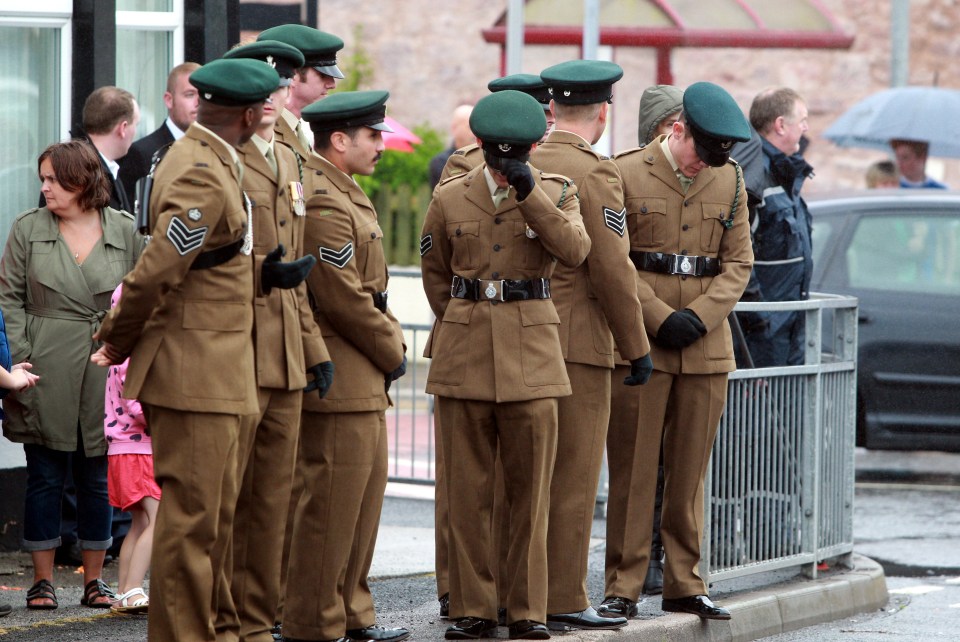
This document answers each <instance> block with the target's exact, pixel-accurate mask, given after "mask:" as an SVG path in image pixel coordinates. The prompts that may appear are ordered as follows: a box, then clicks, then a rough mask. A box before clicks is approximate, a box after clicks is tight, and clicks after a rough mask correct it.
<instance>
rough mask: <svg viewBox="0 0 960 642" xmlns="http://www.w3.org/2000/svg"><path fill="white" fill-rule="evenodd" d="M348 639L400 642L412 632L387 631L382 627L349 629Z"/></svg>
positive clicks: (401, 630)
mask: <svg viewBox="0 0 960 642" xmlns="http://www.w3.org/2000/svg"><path fill="white" fill-rule="evenodd" d="M347 637H348V638H350V639H351V640H356V641H357V642H361V641H363V640H374V642H400V640H406V639H407V638H408V637H410V631H408V630H406V629H386V628H384V627H382V626H372V625H371V626H367V627H364V628H362V629H348V630H347Z"/></svg>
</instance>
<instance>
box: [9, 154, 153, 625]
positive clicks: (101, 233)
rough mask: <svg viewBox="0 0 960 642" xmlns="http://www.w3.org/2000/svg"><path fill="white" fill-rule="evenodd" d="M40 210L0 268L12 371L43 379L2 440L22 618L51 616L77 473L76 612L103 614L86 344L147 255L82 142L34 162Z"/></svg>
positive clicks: (97, 448)
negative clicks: (20, 497) (17, 530)
mask: <svg viewBox="0 0 960 642" xmlns="http://www.w3.org/2000/svg"><path fill="white" fill-rule="evenodd" d="M37 165H38V169H39V174H40V181H41V184H42V186H41V192H42V193H43V195H44V197H45V198H46V202H47V205H46V207H43V208H39V209H33V210H29V211H27V212H24V213H23V214H21V215H20V216H18V217H17V219H16V221H14V223H13V227H12V229H11V231H10V235H9V237H8V239H7V246H6V249H5V250H4V253H3V258H2V259H0V309H2V311H3V314H4V317H5V318H6V322H7V337H8V340H9V342H10V352H11V356H12V357H13V360H14V361H15V362H16V361H23V360H29V361H30V362H31V363H32V364H33V368H34V369H33V372H35V373H36V374H38V375H41V379H40V381H39V383H38V385H37V386H36V387H34V388H30V389H27V390H23V391H20V392H15V393H11V394H10V395H9V396H8V397H7V398H6V399H4V403H3V405H4V412H5V413H6V418H5V420H4V422H3V434H4V435H5V436H6V437H7V438H8V439H10V440H11V441H14V442H18V443H22V444H23V445H24V453H25V454H26V458H27V492H26V502H25V516H24V524H23V541H22V546H23V548H24V550H28V551H30V553H31V556H32V558H33V566H34V585H33V587H32V588H31V589H30V591H29V592H28V593H27V607H28V608H34V609H52V608H56V607H57V598H56V593H55V591H54V588H53V583H52V582H53V558H54V552H55V550H56V548H57V546H58V545H59V544H60V505H61V500H62V497H63V489H64V483H65V481H66V475H67V471H68V469H69V468H70V467H71V464H72V471H73V479H74V483H75V485H76V488H77V522H78V523H77V535H78V543H79V545H80V548H81V549H82V551H83V555H82V557H83V573H84V584H85V589H84V597H83V599H82V601H81V603H82V604H85V605H87V606H91V607H95V608H104V607H109V606H110V598H111V597H112V593H111V592H110V590H109V588H107V586H106V585H105V584H104V583H103V582H102V581H101V579H100V574H101V571H102V568H103V560H104V555H105V552H106V550H107V549H108V548H109V547H110V544H111V536H110V525H111V516H112V510H111V507H110V504H109V501H108V498H107V457H106V451H107V445H106V441H105V440H104V432H103V416H104V412H103V398H104V386H105V381H106V375H107V370H106V369H104V368H100V367H98V366H96V365H94V364H92V363H91V362H90V355H91V354H92V353H93V352H95V351H96V350H97V348H98V347H99V346H98V345H97V344H96V343H95V342H94V341H93V338H92V337H93V334H94V333H95V332H96V331H97V329H98V328H99V327H100V321H101V320H102V319H103V317H104V315H105V314H106V312H107V311H108V310H109V309H110V295H111V293H112V292H113V290H114V289H115V288H116V287H117V284H118V283H120V281H121V279H122V278H123V276H124V275H125V274H126V273H127V272H128V271H129V270H130V269H131V268H132V267H133V265H134V263H135V262H136V260H137V257H138V256H139V253H140V249H141V247H142V239H141V238H140V237H139V235H137V234H136V232H135V231H134V224H133V219H132V217H131V216H130V215H129V214H127V213H125V212H118V211H117V210H113V209H111V208H109V207H107V203H108V202H109V200H110V191H109V183H108V182H107V179H106V176H105V175H104V172H103V169H102V167H101V164H100V159H99V158H98V156H97V152H96V151H95V150H94V149H93V147H92V146H91V145H89V144H88V143H86V142H82V141H70V142H65V143H56V144H54V145H51V146H50V147H48V148H47V149H46V150H44V152H43V153H42V154H41V155H40V158H39V160H38V162H37Z"/></svg>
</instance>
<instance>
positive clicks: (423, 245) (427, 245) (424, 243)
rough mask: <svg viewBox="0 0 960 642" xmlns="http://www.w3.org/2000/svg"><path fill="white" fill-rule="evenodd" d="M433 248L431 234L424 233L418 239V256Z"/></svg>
mask: <svg viewBox="0 0 960 642" xmlns="http://www.w3.org/2000/svg"><path fill="white" fill-rule="evenodd" d="M432 249H433V234H424V235H423V237H422V238H421V239H420V256H423V255H424V254H426V253H427V252H429V251H430V250H432Z"/></svg>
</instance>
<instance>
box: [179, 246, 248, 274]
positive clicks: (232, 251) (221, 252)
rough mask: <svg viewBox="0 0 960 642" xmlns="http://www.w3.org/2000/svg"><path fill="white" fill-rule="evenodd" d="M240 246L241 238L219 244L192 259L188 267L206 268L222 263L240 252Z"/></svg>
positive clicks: (193, 268) (192, 268) (195, 268)
mask: <svg viewBox="0 0 960 642" xmlns="http://www.w3.org/2000/svg"><path fill="white" fill-rule="evenodd" d="M241 247H243V239H239V240H237V241H234V242H233V243H230V244H229V245H221V246H220V247H218V248H216V249H213V250H207V251H206V252H203V253H201V254H200V256H198V257H197V258H196V259H194V261H193V263H191V264H190V269H191V270H206V269H209V268H212V267H217V266H218V265H222V264H224V263H226V262H227V261H229V260H230V259H232V258H233V257H235V256H236V255H237V253H238V252H240V248H241Z"/></svg>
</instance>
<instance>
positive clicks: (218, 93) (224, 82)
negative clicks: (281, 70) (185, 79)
mask: <svg viewBox="0 0 960 642" xmlns="http://www.w3.org/2000/svg"><path fill="white" fill-rule="evenodd" d="M190 84H191V85H193V86H194V87H196V88H197V91H199V92H200V97H201V98H203V99H204V100H208V101H210V102H212V103H214V104H216V105H226V106H228V107H241V106H245V105H252V104H254V103H259V102H263V101H264V100H266V99H267V98H269V97H270V94H272V93H273V92H274V91H276V89H277V87H279V86H280V76H279V75H278V74H277V70H276V69H274V68H273V67H271V66H270V65H268V64H267V63H265V62H262V61H260V60H251V59H249V58H236V59H232V60H231V59H226V58H220V59H219V60H213V61H211V62H208V63H207V64H205V65H204V66H202V67H200V68H199V69H197V70H196V71H194V72H193V73H192V74H190Z"/></svg>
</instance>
